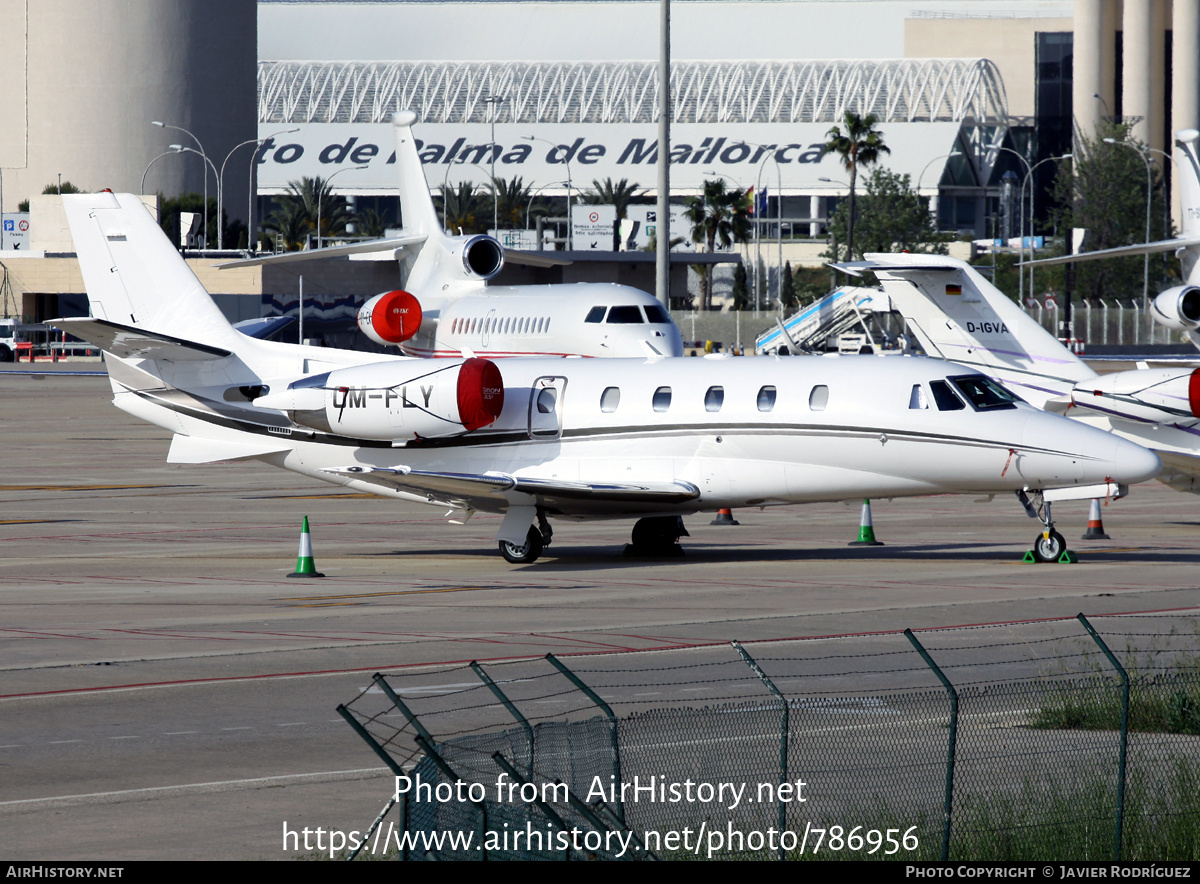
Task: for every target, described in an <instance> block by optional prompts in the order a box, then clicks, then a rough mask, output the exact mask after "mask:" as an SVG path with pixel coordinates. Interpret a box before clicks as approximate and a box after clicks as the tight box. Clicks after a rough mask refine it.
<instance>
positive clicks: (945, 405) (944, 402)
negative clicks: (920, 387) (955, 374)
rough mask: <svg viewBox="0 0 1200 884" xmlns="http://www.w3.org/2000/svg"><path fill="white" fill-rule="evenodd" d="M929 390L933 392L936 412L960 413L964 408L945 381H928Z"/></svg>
mask: <svg viewBox="0 0 1200 884" xmlns="http://www.w3.org/2000/svg"><path fill="white" fill-rule="evenodd" d="M929 389H930V390H932V391H933V401H934V402H936V403H937V407H938V411H962V410H963V409H964V408H966V406H965V405H964V404H963V401H962V400H961V399H959V398H958V397H957V396H955V395H954V391H953V390H951V389H950V385H949V384H947V383H946V382H945V381H930V382H929Z"/></svg>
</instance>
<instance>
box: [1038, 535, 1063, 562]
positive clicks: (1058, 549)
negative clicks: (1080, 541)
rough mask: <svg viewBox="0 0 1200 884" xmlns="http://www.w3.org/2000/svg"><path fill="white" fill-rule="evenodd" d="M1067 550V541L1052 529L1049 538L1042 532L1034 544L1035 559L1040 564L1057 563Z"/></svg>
mask: <svg viewBox="0 0 1200 884" xmlns="http://www.w3.org/2000/svg"><path fill="white" fill-rule="evenodd" d="M1066 548H1067V541H1066V540H1064V539H1063V536H1062V535H1061V534H1059V533H1058V532H1057V531H1055V530H1053V529H1051V530H1050V533H1049V536H1047V534H1046V532H1044V531H1043V532H1042V533H1041V534H1039V535H1038V536H1037V539H1036V540H1034V542H1033V557H1034V558H1035V559H1037V560H1038V561H1039V562H1043V563H1044V562H1057V561H1058V560H1059V559H1060V558H1061V557H1062V554H1063V552H1064V551H1065V550H1066Z"/></svg>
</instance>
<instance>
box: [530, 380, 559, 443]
mask: <svg viewBox="0 0 1200 884" xmlns="http://www.w3.org/2000/svg"><path fill="white" fill-rule="evenodd" d="M566 389H567V379H566V378H560V377H541V378H538V379H537V380H536V381H534V382H533V389H532V390H531V391H530V394H529V438H530V439H542V440H546V439H557V438H559V437H560V436H561V435H562V405H563V393H564V392H565V391H566Z"/></svg>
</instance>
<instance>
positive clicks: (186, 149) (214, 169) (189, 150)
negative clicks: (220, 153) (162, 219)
mask: <svg viewBox="0 0 1200 884" xmlns="http://www.w3.org/2000/svg"><path fill="white" fill-rule="evenodd" d="M176 148H178V150H176ZM171 149H172V150H173V151H175V152H176V153H194V154H196V155H197V156H198V157H200V158H201V159H202V160H204V162H205V163H207V164H208V165H209V166H210V167H211V168H212V173H213V177H214V178H216V179H217V203H218V204H220V202H221V180H220V178H219V176H218V175H217V167H216V166H214V165H213V161H212V160H210V159H209V158H208V157H206V156H205V155H204V154H202V153H201V152H200V151H198V150H196V149H195V148H194V147H184V146H183V145H182V144H172V145H171ZM220 226H221V222H220V219H217V227H220ZM204 248H206V249H207V248H208V169H207V168H206V169H205V170H204Z"/></svg>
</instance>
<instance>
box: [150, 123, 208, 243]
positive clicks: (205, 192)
mask: <svg viewBox="0 0 1200 884" xmlns="http://www.w3.org/2000/svg"><path fill="white" fill-rule="evenodd" d="M150 125H151V126H158V128H160V129H174V130H176V131H177V132H182V133H184V134H185V135H187V136H188V137H189V138H191V139H192V141H194V142H196V147H198V148H200V150H199V151H192V152H193V153H199V154H200V156H202V157H203V158H204V162H206V163H207V164H208V165H209V166H212V167H213V177H214V178H217V191H218V193H219V192H220V190H221V181H220V178H219V177H217V167H216V166H213V164H212V161H211V160H209V158H208V154H206V153H205V152H204V145H203V144H201V143H200V139H199V138H197V137H196V136H195V135H193V134H192V133H191V132H189V131H188V130H187V129H185V128H183V127H182V126H171V125H169V124H167V123H163V122H161V121H159V120H154V121H152V122H151V123H150ZM184 150H191V148H190V147H189V148H184ZM203 171H204V245H205V246H206V247H207V246H208V169H207V168H204V170H203ZM218 202H220V199H219V198H218ZM217 239H220V234H218V235H217Z"/></svg>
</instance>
